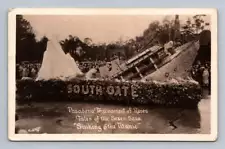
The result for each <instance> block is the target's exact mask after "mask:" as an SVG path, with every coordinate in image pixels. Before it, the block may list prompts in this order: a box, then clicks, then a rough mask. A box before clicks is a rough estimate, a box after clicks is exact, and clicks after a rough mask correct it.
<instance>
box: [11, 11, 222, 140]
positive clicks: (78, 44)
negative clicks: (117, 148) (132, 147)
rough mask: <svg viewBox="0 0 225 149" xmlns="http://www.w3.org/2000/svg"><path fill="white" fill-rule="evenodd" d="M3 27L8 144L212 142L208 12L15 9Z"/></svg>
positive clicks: (213, 58) (213, 28) (212, 16)
mask: <svg viewBox="0 0 225 149" xmlns="http://www.w3.org/2000/svg"><path fill="white" fill-rule="evenodd" d="M8 23H9V24H8V35H9V36H8V44H9V47H8V48H9V51H8V71H9V72H8V90H9V91H8V109H9V111H8V112H9V113H8V119H9V120H8V126H9V129H8V131H9V132H8V133H9V139H10V140H15V141H26V140H43V141H45V140H50V141H51V140H53V141H54V140H58V141H67V140H68V141H76V140H84V141H85V140H94V141H96V140H97V141H101V140H119V141H151V140H152V141H215V140H216V138H217V100H218V99H217V12H216V10H215V9H175V8H173V9H172V8H171V9H150V8H148V9H147V8H142V9H141V8H138V9H132V8H129V9H106V8H101V9H97V8H96V9H87V8H82V9H81V8H80V9H76V8H74V9H72V8H71V9H69V8H67V9H65V8H64V9H60V8H51V9H50V8H23V9H19V8H18V9H12V10H10V11H9V20H8Z"/></svg>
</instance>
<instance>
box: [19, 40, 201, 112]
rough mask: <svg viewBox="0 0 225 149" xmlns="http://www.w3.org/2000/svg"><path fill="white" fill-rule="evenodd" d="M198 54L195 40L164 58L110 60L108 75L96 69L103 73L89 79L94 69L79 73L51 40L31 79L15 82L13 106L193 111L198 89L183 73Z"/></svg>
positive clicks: (148, 54)
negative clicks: (90, 104)
mask: <svg viewBox="0 0 225 149" xmlns="http://www.w3.org/2000/svg"><path fill="white" fill-rule="evenodd" d="M197 51H198V42H197V41H193V42H189V43H186V44H184V45H182V46H179V47H176V48H174V49H173V53H169V54H168V53H166V52H165V47H160V46H153V47H151V48H148V49H146V50H144V51H143V52H142V53H139V54H138V55H136V56H135V57H132V58H131V59H129V60H127V61H126V62H124V63H122V64H118V63H117V60H114V61H112V62H111V63H112V65H115V66H116V67H113V68H112V69H113V71H112V69H110V70H109V69H108V68H109V67H108V66H103V67H101V68H99V70H100V72H103V70H104V72H105V73H102V74H101V77H100V78H92V77H91V74H92V73H95V71H93V69H91V70H90V71H89V72H87V73H85V74H84V73H82V72H81V71H80V69H79V68H78V66H77V64H76V62H75V61H74V60H73V59H72V57H71V56H70V55H69V54H65V53H64V52H63V50H61V48H60V46H59V44H57V42H54V41H53V40H51V41H49V42H48V46H47V50H46V51H45V53H44V57H43V61H42V65H41V68H40V70H39V73H38V77H37V78H36V80H33V79H22V80H18V81H17V82H16V88H17V90H16V94H17V102H31V101H35V102H52V101H60V102H63V101H71V102H84V101H85V102H101V103H104V104H107V103H114V104H117V103H118V104H125V105H143V104H144V105H162V106H166V107H182V108H196V107H197V105H198V103H199V101H200V100H201V88H200V86H199V84H198V83H197V82H196V81H194V80H192V79H190V78H188V73H189V71H188V70H189V69H190V68H191V65H192V63H193V61H194V58H195V57H196V55H197ZM181 63H182V64H181ZM178 64H179V65H178ZM181 78H182V79H181ZM184 78H188V79H184Z"/></svg>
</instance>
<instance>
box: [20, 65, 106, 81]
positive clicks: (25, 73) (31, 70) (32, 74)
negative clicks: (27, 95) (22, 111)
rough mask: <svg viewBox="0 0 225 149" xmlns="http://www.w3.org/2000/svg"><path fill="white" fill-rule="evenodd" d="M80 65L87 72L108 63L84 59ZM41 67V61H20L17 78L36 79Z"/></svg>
mask: <svg viewBox="0 0 225 149" xmlns="http://www.w3.org/2000/svg"><path fill="white" fill-rule="evenodd" d="M76 63H77V64H78V67H79V68H80V69H81V71H82V72H84V73H86V72H88V71H89V70H90V69H92V68H99V67H101V66H103V65H106V63H107V61H83V62H78V61H76ZM40 68H41V64H40V63H20V64H16V79H17V80H20V79H22V78H27V77H28V78H33V79H35V78H36V77H37V75H38V71H39V69H40Z"/></svg>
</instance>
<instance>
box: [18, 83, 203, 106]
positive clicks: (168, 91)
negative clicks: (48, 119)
mask: <svg viewBox="0 0 225 149" xmlns="http://www.w3.org/2000/svg"><path fill="white" fill-rule="evenodd" d="M16 93H17V100H18V101H27V100H29V101H42V102H45V101H68V100H69V101H74V102H75V101H88V102H101V103H124V104H128V105H130V104H145V105H146V104H155V105H164V106H173V107H174V106H175V107H187V108H188V107H197V105H198V102H199V101H200V99H201V88H200V86H199V85H198V84H197V83H195V82H192V81H182V82H178V83H171V82H154V81H153V82H140V81H137V82H135V81H132V82H131V81H119V82H116V81H112V80H80V79H75V80H72V81H60V80H48V81H34V80H20V81H17V91H16Z"/></svg>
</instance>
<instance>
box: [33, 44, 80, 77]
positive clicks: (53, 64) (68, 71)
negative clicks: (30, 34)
mask: <svg viewBox="0 0 225 149" xmlns="http://www.w3.org/2000/svg"><path fill="white" fill-rule="evenodd" d="M79 75H83V73H82V72H81V70H80V69H79V68H78V66H77V64H76V62H75V61H74V59H73V58H72V57H71V56H70V54H69V53H68V54H65V53H64V51H63V50H62V49H61V47H60V45H59V43H58V42H57V41H54V40H50V41H48V44H47V49H46V51H45V52H44V56H43V61H42V65H41V68H40V70H39V73H38V77H37V79H36V80H50V79H61V80H66V79H68V78H74V77H76V76H79Z"/></svg>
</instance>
